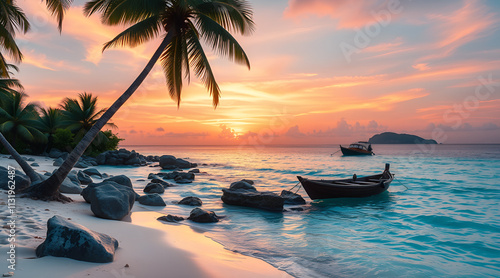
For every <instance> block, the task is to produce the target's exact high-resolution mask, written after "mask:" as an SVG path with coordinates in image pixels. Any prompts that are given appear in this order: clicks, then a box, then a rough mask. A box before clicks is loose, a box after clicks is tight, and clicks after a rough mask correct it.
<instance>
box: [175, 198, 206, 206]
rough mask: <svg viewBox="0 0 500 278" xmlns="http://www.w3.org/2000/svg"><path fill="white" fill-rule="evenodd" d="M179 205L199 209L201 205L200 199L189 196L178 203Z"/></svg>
mask: <svg viewBox="0 0 500 278" xmlns="http://www.w3.org/2000/svg"><path fill="white" fill-rule="evenodd" d="M178 204H179V205H187V206H193V207H199V206H201V205H202V204H203V202H202V201H201V199H200V198H198V197H193V196H189V197H186V198H184V199H182V200H180V201H179V203H178Z"/></svg>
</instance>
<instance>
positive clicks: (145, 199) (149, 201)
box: [138, 193, 167, 207]
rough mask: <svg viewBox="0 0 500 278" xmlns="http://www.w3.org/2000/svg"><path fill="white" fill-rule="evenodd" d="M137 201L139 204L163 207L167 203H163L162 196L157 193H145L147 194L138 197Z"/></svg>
mask: <svg viewBox="0 0 500 278" xmlns="http://www.w3.org/2000/svg"><path fill="white" fill-rule="evenodd" d="M138 201H139V203H140V204H142V205H146V206H162V207H164V206H166V205H167V204H165V201H163V198H162V197H161V196H160V195H159V194H157V193H154V194H147V195H144V196H141V197H139V199H138Z"/></svg>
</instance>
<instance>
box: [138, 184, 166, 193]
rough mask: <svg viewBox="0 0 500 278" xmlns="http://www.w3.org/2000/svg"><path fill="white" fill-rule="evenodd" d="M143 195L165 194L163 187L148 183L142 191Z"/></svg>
mask: <svg viewBox="0 0 500 278" xmlns="http://www.w3.org/2000/svg"><path fill="white" fill-rule="evenodd" d="M143 191H144V193H159V194H163V193H165V188H163V185H161V184H159V183H148V185H146V187H144V189H143Z"/></svg>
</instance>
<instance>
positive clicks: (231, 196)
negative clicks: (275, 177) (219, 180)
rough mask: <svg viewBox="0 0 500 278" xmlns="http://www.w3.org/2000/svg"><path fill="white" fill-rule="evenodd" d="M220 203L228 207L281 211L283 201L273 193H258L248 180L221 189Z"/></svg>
mask: <svg viewBox="0 0 500 278" xmlns="http://www.w3.org/2000/svg"><path fill="white" fill-rule="evenodd" d="M222 192H223V193H222V197H221V199H222V201H223V202H224V203H225V204H228V205H234V206H244V207H253V208H259V209H265V210H271V211H283V204H284V203H285V199H283V198H282V197H281V196H279V195H278V194H276V193H273V192H259V191H257V189H256V188H255V187H254V186H253V185H251V184H250V183H248V180H242V181H239V182H233V183H232V184H231V186H230V187H229V188H224V189H222Z"/></svg>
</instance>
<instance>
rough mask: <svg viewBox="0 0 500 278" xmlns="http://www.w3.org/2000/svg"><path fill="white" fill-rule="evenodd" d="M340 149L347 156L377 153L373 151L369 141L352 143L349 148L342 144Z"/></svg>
mask: <svg viewBox="0 0 500 278" xmlns="http://www.w3.org/2000/svg"><path fill="white" fill-rule="evenodd" d="M340 150H341V151H342V154H343V155H345V156H352V155H375V154H374V153H373V149H372V145H371V144H370V143H369V142H365V141H359V142H356V143H352V144H351V145H349V147H348V148H345V147H342V145H340Z"/></svg>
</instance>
